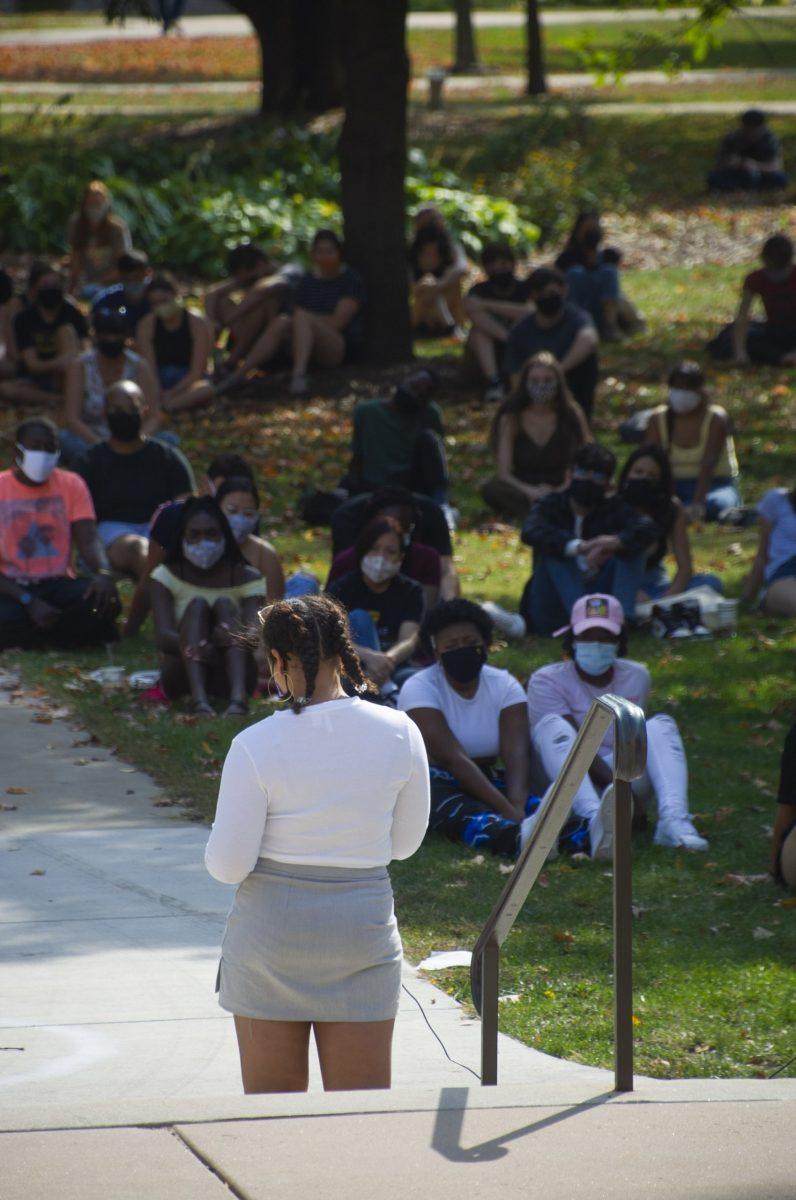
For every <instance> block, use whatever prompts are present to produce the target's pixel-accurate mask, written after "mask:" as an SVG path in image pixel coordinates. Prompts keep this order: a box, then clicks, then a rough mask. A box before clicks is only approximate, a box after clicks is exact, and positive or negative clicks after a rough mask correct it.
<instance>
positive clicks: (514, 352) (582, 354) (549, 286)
mask: <svg viewBox="0 0 796 1200" xmlns="http://www.w3.org/2000/svg"><path fill="white" fill-rule="evenodd" d="M528 297H529V299H530V300H531V301H532V302H533V306H534V307H533V311H532V312H530V313H528V315H527V316H526V317H523V318H522V320H521V321H518V322H517V324H516V325H514V326H513V327H512V329H511V332H510V333H509V336H508V341H507V343H506V371H507V372H508V374H509V376H510V377H511V384H512V387H513V386H514V385H515V384H516V383H517V379H518V376H519V373H520V371H521V370H522V368H523V367H524V366H525V364H526V363H527V361H528V359H529V358H532V357H533V355H534V354H538V353H539V351H540V350H548V351H549V352H550V354H552V355H554V356H555V357H556V358H557V359H558V361H559V362H560V363H561V367H562V369H563V371H564V374H565V375H566V377H567V386H568V387H569V390H570V391H571V393H572V395H573V397H574V398H575V400H577V402H578V404H579V405H580V406H581V408H582V409H583V411H584V413H585V414H586V418H587V420H591V413H592V408H593V407H594V392H595V389H596V387H597V378H598V375H599V361H598V357H597V343H598V339H597V330H596V329H595V327H594V322H593V321H592V319H591V317H590V316H589V314H588V313H587V312H584V310H583V309H582V308H578V306H577V305H576V304H573V303H572V301H571V300H569V299H568V296H567V281H566V278H565V276H564V273H563V271H559V269H558V267H537V269H536V270H535V271H532V272H531V274H530V275H529V276H528Z"/></svg>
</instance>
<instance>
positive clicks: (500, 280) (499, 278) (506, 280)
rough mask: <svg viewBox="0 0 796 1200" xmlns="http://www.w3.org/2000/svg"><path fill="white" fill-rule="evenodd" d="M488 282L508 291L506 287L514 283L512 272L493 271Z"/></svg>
mask: <svg viewBox="0 0 796 1200" xmlns="http://www.w3.org/2000/svg"><path fill="white" fill-rule="evenodd" d="M489 282H490V283H494V284H496V285H497V287H499V288H505V289H506V291H508V289H509V288H510V287H511V285H512V284H513V283H514V272H513V271H495V273H494V274H493V275H490V276H489Z"/></svg>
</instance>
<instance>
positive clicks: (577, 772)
mask: <svg viewBox="0 0 796 1200" xmlns="http://www.w3.org/2000/svg"><path fill="white" fill-rule="evenodd" d="M612 721H613V724H614V864H613V880H614V1084H615V1090H616V1091H617V1092H632V1090H633V924H632V922H633V906H632V862H631V847H630V834H631V824H632V819H633V800H632V795H631V790H630V783H631V780H633V779H638V778H639V776H640V775H643V774H644V768H645V766H646V762H647V727H646V722H645V719H644V713H643V712H642V711H641V709H640V708H639V707H638V706H637V705H635V704H631V703H630V701H628V700H623V699H622V698H621V697H620V696H612V695H605V696H599V697H598V698H597V699H596V700H595V701H594V702H593V704H592V706H591V708H590V709H589V711H588V713H587V714H586V719H585V720H584V722H583V724H582V725H581V727H580V730H579V731H578V736H577V737H576V738H575V742H574V744H573V746H572V749H571V750H570V752H569V754H568V756H567V761H566V762H565V763H564V766H563V767H562V768H561V771H560V773H559V776H558V779H557V780H556V781H555V783H554V784H553V786H552V787H551V788H550V791H549V792H548V795H547V798H546V800H545V802H544V804H543V806H542V809H541V811H540V813H539V818H538V820H537V822H536V824H535V826H534V828H533V832H532V833H531V836H530V837H529V839H528V842H527V844H526V845H525V847H524V849H523V850H522V851H521V853H520V856H519V858H518V859H517V864H516V866H515V868H514V870H513V872H512V873H511V875H510V876H509V879H508V881H507V883H506V886H505V887H504V888H503V891H502V892H501V894H500V897H499V899H498V901H497V903H496V904H495V907H494V908H493V909H492V912H491V913H490V915H489V918H488V920H487V922H486V924H485V925H484V928H483V929H482V931H481V935H480V937H479V938H478V941H477V942H476V944H475V947H474V949H473V957H472V963H471V965H470V987H471V992H472V997H473V1004H474V1005H475V1008H476V1011H477V1012H478V1013H479V1014H480V1016H481V1084H482V1085H483V1086H487V1085H493V1084H496V1083H497V1057H498V1053H497V1046H498V1040H497V1035H498V985H499V976H500V947H501V946H502V945H503V942H504V941H505V940H506V938H507V937H508V935H509V933H510V932H511V929H512V927H513V925H514V922H515V921H516V919H517V916H518V915H519V912H520V909H521V908H522V906H523V904H524V903H525V901H526V899H527V897H528V893H529V892H530V890H531V888H532V887H533V885H534V884H535V883H536V880H537V878H538V876H539V873H540V872H541V870H542V867H543V866H544V864H545V860H546V859H547V856H548V854H549V853H550V851H551V850H552V849H553V847H554V846H556V845H557V844H558V837H559V834H560V833H561V829H562V827H563V825H564V822H565V821H566V819H567V817H568V816H569V812H570V809H571V807H572V801H573V800H574V799H575V794H576V793H577V790H578V788H579V787H580V784H581V782H582V780H583V779H584V778H585V776H586V774H587V773H588V771H589V768H590V767H591V765H592V762H593V761H594V757H595V755H596V754H597V751H598V750H599V748H600V746H601V744H602V741H603V738H604V737H605V735H606V733H607V732H608V727H609V726H610V724H611V722H612Z"/></svg>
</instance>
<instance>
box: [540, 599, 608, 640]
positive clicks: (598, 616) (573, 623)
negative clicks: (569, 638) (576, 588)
mask: <svg viewBox="0 0 796 1200" xmlns="http://www.w3.org/2000/svg"><path fill="white" fill-rule="evenodd" d="M624 622H625V610H624V609H623V608H622V605H621V604H620V603H619V601H618V600H617V598H616V596H604V595H602V593H599V592H598V593H595V594H594V595H591V596H581V598H580V599H579V600H576V601H575V603H574V604H573V605H572V612H571V613H570V615H569V625H564V626H562V628H561V629H557V630H556V631H555V633H554V634H553V637H560V636H561V634H562V633H566V632H567V630H568V629H571V630H572V632H573V633H574V634H575V637H577V636H578V634H579V633H583V632H585V630H587V629H607V630H608V631H609V633H616V634H620V633H621V632H622V626H623V625H624Z"/></svg>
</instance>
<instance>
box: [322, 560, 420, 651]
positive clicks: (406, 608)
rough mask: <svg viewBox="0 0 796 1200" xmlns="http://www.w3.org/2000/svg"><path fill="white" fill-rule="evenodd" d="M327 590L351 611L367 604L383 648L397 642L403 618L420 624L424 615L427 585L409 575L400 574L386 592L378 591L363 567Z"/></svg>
mask: <svg viewBox="0 0 796 1200" xmlns="http://www.w3.org/2000/svg"><path fill="white" fill-rule="evenodd" d="M327 590H328V592H329V595H330V596H336V597H337V599H338V600H339V601H340V602H341V604H344V605H345V607H346V609H347V610H348V612H351V611H352V610H353V609H355V608H363V609H364V610H365V612H368V613H370V615H371V616H372V617H373V621H374V624H375V626H376V630H377V632H378V635H379V641H380V642H381V648H382V650H389V648H390V646H392V645H394V643H395V642H397V640H398V631H399V629H400V628H401V624H402V622H403V621H417V623H418V625H419V624H420V622H421V621H422V619H423V589H422V587H421V586H420V584H419V583H416V582H415V580H414V579H410V578H409V577H408V576H407V575H396V576H395V578H394V579H393V580H392V581H391V583H390V586H389V587H388V588H386V589H385V590H384V591H383V592H374V591H371V589H370V588H369V587H368V585H367V584H366V583H365V580H364V579H363V578H362V575H361V573H360V572H359V571H349V573H348V575H344V576H343V577H342V579H335V581H334V583H330V584H329V587H328V589H327Z"/></svg>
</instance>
